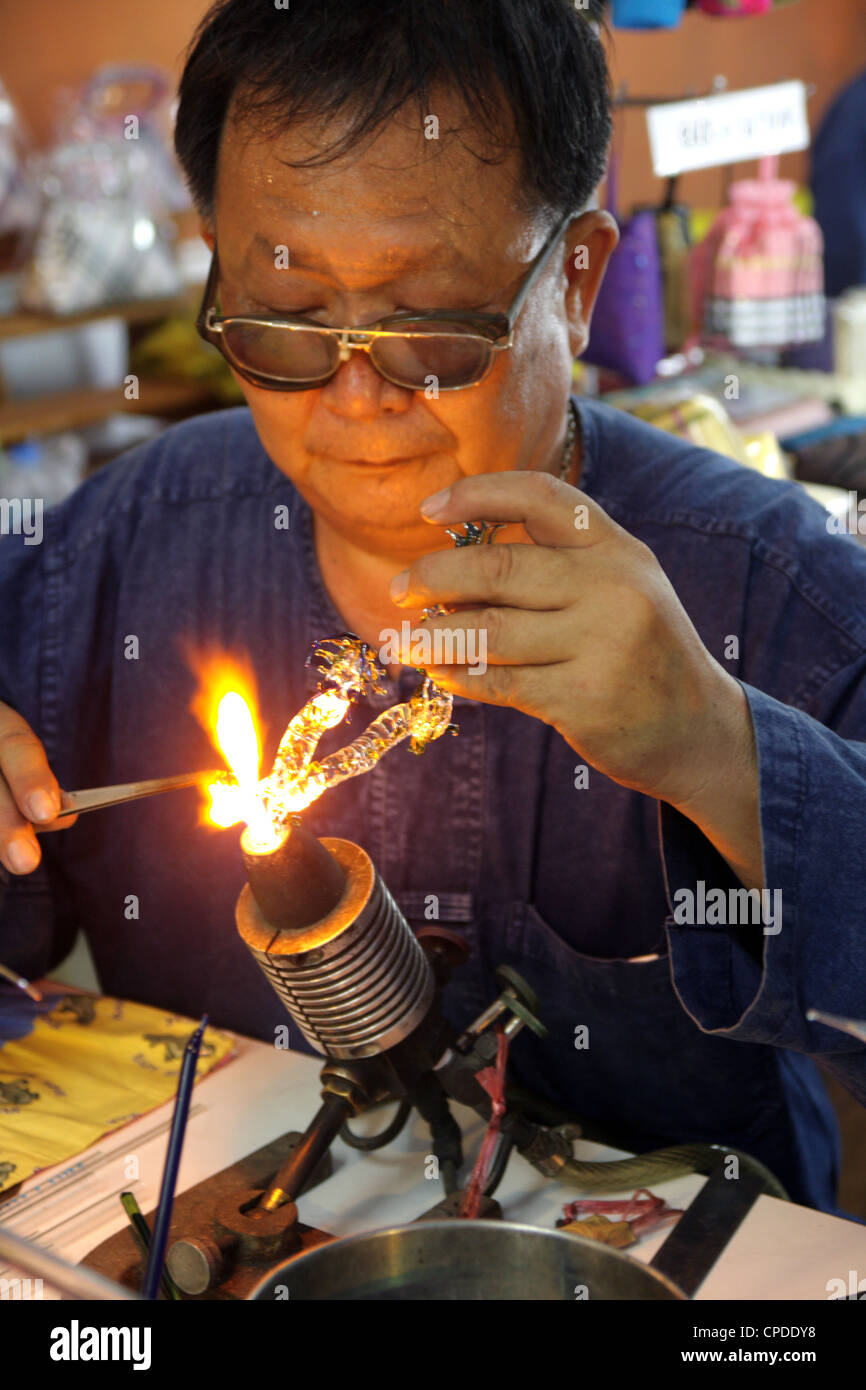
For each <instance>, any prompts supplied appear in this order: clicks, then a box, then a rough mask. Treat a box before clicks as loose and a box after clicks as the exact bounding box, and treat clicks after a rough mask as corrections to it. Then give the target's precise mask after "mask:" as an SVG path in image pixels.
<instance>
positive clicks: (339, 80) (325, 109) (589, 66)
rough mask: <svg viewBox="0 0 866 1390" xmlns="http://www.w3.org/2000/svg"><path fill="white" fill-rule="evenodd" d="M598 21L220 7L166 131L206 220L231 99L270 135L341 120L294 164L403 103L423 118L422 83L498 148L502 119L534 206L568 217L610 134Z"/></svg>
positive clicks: (564, 0)
mask: <svg viewBox="0 0 866 1390" xmlns="http://www.w3.org/2000/svg"><path fill="white" fill-rule="evenodd" d="M600 17H601V6H600V4H599V3H598V0H590V5H589V6H587V5H586V4H578V3H576V0H289V5H288V7H286V8H283V7H278V6H277V5H276V4H275V3H274V0H219V3H217V4H215V5H213V7H212V8H211V9H210V10H209V11H208V13H207V14H206V15H205V17H204V19H203V20H202V22H201V24H200V25H199V27H198V29H197V31H196V33H195V35H194V37H193V40H192V43H191V44H190V48H189V52H188V55H187V61H186V65H185V67H184V71H183V75H182V77H181V82H180V103H179V107H178V112H177V121H176V125H175V149H176V151H177V155H178V158H179V160H180V163H181V165H182V167H183V170H184V173H185V175H186V178H187V182H188V183H189V187H190V191H191V193H192V196H193V199H194V201H195V203H196V206H197V207H198V208H199V210H200V211H201V212H203V213H204V214H205V215H207V214H209V213H211V212H212V211H213V202H214V190H215V185H216V173H217V158H218V154H219V145H220V139H221V136H222V131H223V126H224V124H225V119H226V114H227V112H228V110H229V106H230V105H231V104H232V103H233V102H234V103H235V106H234V112H235V113H236V114H237V115H238V116H246V117H249V118H255V119H259V120H260V121H261V122H262V126H263V128H264V129H267V130H269V131H273V132H276V131H278V130H281V129H286V128H287V127H288V126H289V124H290V123H291V122H292V121H293V120H296V119H301V118H306V117H316V118H321V119H324V120H328V119H329V118H331V117H334V116H337V115H345V114H348V115H349V116H350V118H351V119H350V125H349V129H348V132H347V133H346V134H345V135H344V136H343V138H342V139H340V140H338V141H336V142H335V143H333V144H332V145H330V146H329V147H327V148H326V149H325V150H323V151H321V152H320V153H318V154H317V155H315V156H312V157H311V158H310V159H308V160H305V161H301V162H299V164H298V165H296V166H294V167H303V166H311V165H316V164H323V163H327V162H329V161H330V160H333V159H335V158H337V157H339V156H340V155H342V154H344V153H346V152H347V151H348V150H350V149H352V148H353V147H355V146H356V145H358V144H359V143H360V142H361V141H363V140H364V138H365V137H367V136H371V135H374V134H375V133H376V132H377V131H378V130H379V129H380V128H381V127H382V126H383V125H384V124H385V123H386V122H387V120H388V119H389V118H390V117H391V116H392V115H393V114H394V113H395V112H396V111H398V110H399V109H400V108H401V107H402V106H404V105H405V104H406V103H408V102H410V101H412V100H415V101H416V102H417V104H418V107H419V111H420V114H421V116H422V119H423V116H424V115H425V114H427V113H429V112H430V110H431V106H430V102H429V97H430V88H431V86H432V85H434V84H440V83H443V84H445V85H447V86H450V88H451V89H452V90H454V91H456V92H457V93H458V94H459V95H460V97H461V99H462V102H463V105H464V107H465V109H466V112H467V114H468V115H469V116H470V117H471V119H472V120H473V121H474V122H475V123H476V124H477V125H478V126H479V127H480V128H481V129H482V130H483V131H484V132H485V134H486V135H487V136H488V138H492V139H493V140H494V141H496V142H497V143H498V144H499V146H500V148H501V147H502V142H503V131H504V127H503V119H505V121H506V122H507V132H508V133H507V136H506V137H505V138H506V140H507V143H509V144H513V143H516V145H517V147H518V149H519V151H520V155H521V168H522V179H523V190H524V198H525V201H526V202H527V203H528V204H529V205H531V206H539V205H540V206H541V207H543V208H544V209H546V210H547V209H550V210H551V211H552V212H554V213H556V214H558V215H559V214H563V213H565V212H568V211H571V210H574V211H577V210H578V209H580V208H582V207H583V206H584V204H585V203H586V201H587V200H588V198H589V197H590V195H591V193H592V191H593V189H594V188H595V187H596V185H597V184H598V182H599V181H600V179H601V177H602V175H603V173H604V166H605V159H606V154H607V146H608V141H609V139H610V130H611V114H610V89H609V77H608V71H607V64H606V62H605V56H604V50H603V47H602V43H601V39H600V38H599V35H598V33H597V31H596V28H595V27H594V25H593V23H592V20H593V19H600ZM481 157H482V156H481V155H479V158H481Z"/></svg>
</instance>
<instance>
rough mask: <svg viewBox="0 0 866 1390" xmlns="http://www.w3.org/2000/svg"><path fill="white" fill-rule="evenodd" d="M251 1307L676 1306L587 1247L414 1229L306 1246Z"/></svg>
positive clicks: (456, 1228)
mask: <svg viewBox="0 0 866 1390" xmlns="http://www.w3.org/2000/svg"><path fill="white" fill-rule="evenodd" d="M249 1297H250V1298H251V1299H274V1300H279V1299H288V1300H289V1301H290V1302H292V1303H294V1302H296V1301H297V1300H298V1299H324V1300H328V1299H340V1300H352V1301H357V1302H365V1301H371V1300H387V1299H399V1300H412V1299H419V1300H424V1301H425V1302H427V1301H429V1300H431V1299H434V1300H443V1301H444V1300H454V1301H463V1300H469V1299H510V1300H514V1299H520V1300H532V1301H537V1300H542V1299H544V1300H547V1299H553V1300H560V1301H561V1300H565V1301H567V1302H573V1301H574V1300H575V1299H583V1298H588V1299H595V1300H598V1299H650V1300H657V1299H685V1294H684V1293H683V1292H682V1291H681V1290H680V1289H678V1288H677V1286H676V1285H675V1284H674V1283H672V1282H671V1280H670V1279H668V1278H666V1276H665V1275H663V1274H660V1273H658V1272H657V1271H656V1270H654V1269H651V1268H649V1267H648V1266H647V1265H644V1264H641V1263H640V1261H639V1260H634V1259H632V1258H631V1257H630V1256H629V1255H624V1254H623V1253H622V1251H621V1250H614V1249H612V1248H611V1247H610V1246H607V1245H599V1244H598V1243H597V1242H596V1241H592V1240H586V1239H584V1238H583V1237H581V1236H574V1235H570V1234H567V1233H565V1232H563V1231H545V1230H542V1229H541V1228H540V1227H537V1226H523V1225H517V1224H514V1223H511V1222H504V1221H420V1222H416V1223H415V1224H413V1225H410V1226H394V1227H391V1228H390V1229H389V1230H384V1231H371V1232H368V1233H365V1234H364V1235H360V1236H345V1237H343V1239H341V1240H334V1241H330V1242H328V1244H327V1245H319V1246H316V1247H315V1248H314V1249H313V1250H309V1251H307V1252H306V1253H305V1254H301V1255H296V1256H295V1257H294V1258H293V1259H291V1260H287V1261H286V1262H285V1263H284V1264H282V1265H279V1266H278V1267H277V1268H276V1269H274V1270H272V1271H271V1272H270V1274H268V1275H267V1276H266V1278H264V1279H262V1280H261V1282H260V1283H258V1284H257V1285H256V1286H255V1288H254V1289H253V1290H252V1292H251V1293H250V1295H249Z"/></svg>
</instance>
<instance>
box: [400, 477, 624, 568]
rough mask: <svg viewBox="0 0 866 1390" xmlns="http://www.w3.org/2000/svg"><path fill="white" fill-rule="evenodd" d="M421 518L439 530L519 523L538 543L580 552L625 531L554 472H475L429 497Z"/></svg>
mask: <svg viewBox="0 0 866 1390" xmlns="http://www.w3.org/2000/svg"><path fill="white" fill-rule="evenodd" d="M421 515H422V516H423V517H424V519H425V520H426V521H431V522H433V523H435V524H436V525H437V526H442V525H451V524H452V523H454V522H460V521H478V520H479V519H483V520H484V521H506V522H507V521H513V522H519V523H522V525H523V526H524V527H525V528H526V531H527V532H528V534H529V535H530V536H531V538H532V540H534V541H535V543H536V544H537V545H562V546H568V547H570V548H571V547H577V548H579V549H584V548H586V547H587V546H591V545H597V544H599V543H600V542H602V541H605V540H610V539H611V538H612V537H614V536H616V535H617V534H620V533H621V531H622V528H621V527H620V526H618V525H617V523H616V522H615V521H614V520H613V518H612V517H609V516H608V515H607V513H606V512H605V511H603V510H602V508H601V507H600V506H599V505H598V503H597V502H593V500H592V498H591V497H588V496H587V494H586V493H585V492H581V491H580V490H579V489H578V488H576V487H571V486H570V485H569V484H568V483H563V482H561V481H560V479H558V478H554V477H553V476H552V474H550V473H521V472H504V473H475V474H473V475H472V476H470V477H465V478H460V479H458V481H457V482H456V483H453V484H452V485H451V487H450V488H444V489H443V490H442V492H437V493H434V494H433V496H432V497H428V498H426V499H425V500H424V501H423V502H422V503H421ZM493 544H494V545H495V542H494V543H493ZM466 548H467V549H469V547H468V546H467V547H466ZM479 548H480V547H479ZM492 548H493V546H491V549H492Z"/></svg>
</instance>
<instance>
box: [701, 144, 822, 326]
mask: <svg viewBox="0 0 866 1390" xmlns="http://www.w3.org/2000/svg"><path fill="white" fill-rule="evenodd" d="M777 166H778V160H777V159H776V158H775V157H771V158H769V159H764V160H761V172H760V176H759V177H758V178H757V179H744V180H742V181H740V182H738V183H734V184H732V185H731V188H730V199H731V201H730V204H729V206H728V207H726V208H723V210H722V212H721V213H720V214H719V216H718V217H717V218H716V221H715V222H714V223H713V226H712V227H711V228H710V231H709V233H708V235H707V237H706V238H705V240H704V241H703V242H701V244H700V245H699V246H698V247H696V249H695V251H694V252H693V253H692V283H693V289H694V300H695V304H694V311H695V318H696V321H697V323H698V325H699V330H700V334H701V337H702V339H703V340H704V341H705V342H706V343H708V344H710V345H713V346H726V347H734V348H783V347H788V346H791V345H792V344H794V343H804V342H812V341H814V340H816V339H819V338H821V337H823V335H824V324H825V310H826V305H825V300H824V268H823V254H822V253H823V241H822V237H821V231H820V228H819V227H818V224H817V223H816V222H815V221H814V219H813V218H811V217H805V216H804V215H803V214H802V213H801V212H800V211H799V210H798V209H797V207H796V206H795V205H794V202H793V197H792V195H793V193H794V189H795V184H794V183H792V182H789V181H788V180H785V179H778V178H776V177H775V171H776V168H777Z"/></svg>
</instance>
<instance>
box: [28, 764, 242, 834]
mask: <svg viewBox="0 0 866 1390" xmlns="http://www.w3.org/2000/svg"><path fill="white" fill-rule="evenodd" d="M224 776H225V772H224V771H220V770H219V769H218V768H217V769H214V770H212V771H210V772H182V773H180V774H179V775H178V776H177V777H153V778H151V779H150V781H147V782H122V783H120V784H119V785H117V786H113V787H89V788H87V789H86V790H84V791H77V792H63V793H62V795H61V798H60V806H61V809H60V813H59V815H58V820H60V819H61V818H62V817H63V816H80V815H81V814H82V812H84V811H101V810H102V808H103V807H104V806H119V805H121V803H122V802H124V801H139V800H140V799H141V798H142V797H144V796H158V795H159V794H160V792H170V791H174V790H176V789H177V788H179V787H194V786H196V785H198V783H200V782H207V781H213V780H214V779H215V778H217V777H224ZM35 829H36V833H37V834H38V833H39V831H40V830H44V829H47V827H46V826H36V827H35Z"/></svg>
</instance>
